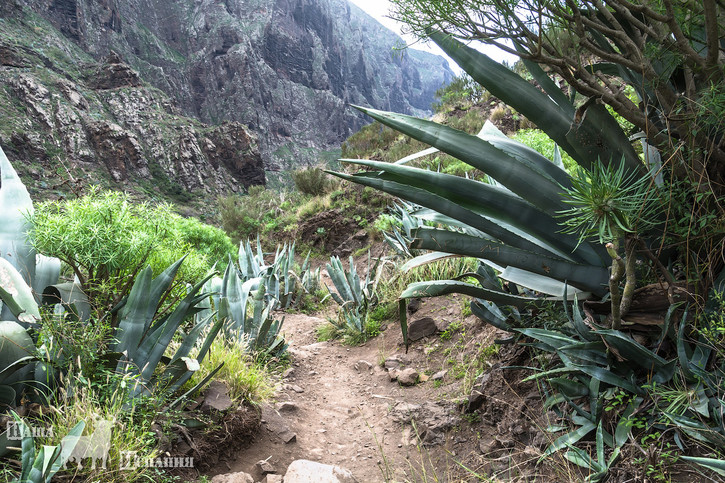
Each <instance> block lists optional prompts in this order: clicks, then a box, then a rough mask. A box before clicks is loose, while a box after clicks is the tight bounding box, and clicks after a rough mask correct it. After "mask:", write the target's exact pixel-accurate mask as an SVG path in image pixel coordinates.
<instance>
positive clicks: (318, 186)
mask: <svg viewBox="0 0 725 483" xmlns="http://www.w3.org/2000/svg"><path fill="white" fill-rule="evenodd" d="M292 180H293V181H294V182H295V187H296V188H297V191H299V192H300V193H304V194H306V195H311V196H321V195H324V194H327V193H329V192H330V191H332V190H333V189H334V187H335V183H334V182H333V180H332V179H331V178H330V177H329V176H328V175H327V174H326V173H325V172H324V171H322V170H321V169H320V168H306V169H299V170H297V171H294V172H293V173H292Z"/></svg>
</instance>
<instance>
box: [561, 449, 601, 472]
mask: <svg viewBox="0 0 725 483" xmlns="http://www.w3.org/2000/svg"><path fill="white" fill-rule="evenodd" d="M567 446H568V447H569V449H568V450H567V451H566V452H565V453H564V457H565V458H566V459H568V460H569V461H571V462H572V463H574V464H575V465H577V466H581V467H582V468H587V469H590V470H593V471H596V472H597V473H599V472H601V471H602V467H601V465H600V464H599V463H597V462H596V461H594V460H593V459H592V457H591V456H589V455H588V454H587V452H586V451H584V450H583V449H581V448H577V447H576V446H572V445H567ZM587 481H589V480H587Z"/></svg>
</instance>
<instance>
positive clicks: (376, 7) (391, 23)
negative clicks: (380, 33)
mask: <svg viewBox="0 0 725 483" xmlns="http://www.w3.org/2000/svg"><path fill="white" fill-rule="evenodd" d="M349 1H350V2H351V3H354V4H355V5H356V6H358V7H359V8H360V9H362V10H364V11H365V12H366V13H367V14H368V15H370V16H371V17H373V18H374V19H375V20H377V21H378V22H380V23H381V24H383V25H384V26H385V27H387V28H388V29H390V30H392V31H393V32H395V33H396V34H398V35H400V36H401V37H403V40H405V41H406V42H408V44H409V45H410V46H411V47H413V48H415V49H418V50H425V51H427V52H432V53H434V54H438V55H442V56H443V57H445V58H446V59H448V64H450V66H451V69H453V71H454V72H455V73H456V74H459V75H460V74H461V73H462V71H461V69H460V68H459V67H458V66H457V65H456V63H455V62H453V60H451V59H450V58H448V56H447V55H446V54H444V53H443V51H442V50H441V49H440V48H439V47H438V46H437V45H435V44H434V43H433V42H427V43H423V42H416V39H415V37H412V36H409V35H403V33H402V32H401V27H402V24H401V23H400V22H397V21H395V20H393V19H391V18H388V12H389V10H390V2H389V1H388V0H349ZM473 47H476V46H473ZM477 48H478V49H479V50H481V51H482V52H484V53H485V54H487V55H488V56H489V57H491V58H493V59H494V60H497V61H499V62H501V61H502V60H504V59H505V60H507V61H508V62H515V61H516V60H517V57H516V56H514V55H511V54H508V53H506V52H503V51H501V50H499V49H497V48H495V47H492V46H488V45H486V46H483V45H482V46H479V47H477Z"/></svg>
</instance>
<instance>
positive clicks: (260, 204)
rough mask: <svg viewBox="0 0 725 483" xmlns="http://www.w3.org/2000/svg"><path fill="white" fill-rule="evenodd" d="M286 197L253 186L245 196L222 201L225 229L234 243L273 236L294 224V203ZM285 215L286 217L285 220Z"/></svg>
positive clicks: (225, 197)
mask: <svg viewBox="0 0 725 483" xmlns="http://www.w3.org/2000/svg"><path fill="white" fill-rule="evenodd" d="M289 198H290V197H289V196H288V195H287V194H285V193H279V192H276V191H273V190H268V189H266V188H265V187H264V186H252V187H250V188H249V191H248V193H247V194H246V195H229V196H222V197H221V198H219V213H220V216H221V225H222V229H223V230H224V231H225V232H226V233H227V234H228V235H229V236H230V237H231V238H232V241H233V242H234V243H239V242H240V241H241V240H246V239H248V238H256V237H257V235H261V234H263V233H268V232H274V231H276V230H278V229H282V230H284V227H285V226H287V225H289V224H292V223H294V222H295V221H296V220H295V218H294V211H293V210H292V209H291V207H292V204H293V201H294V200H291V199H289ZM285 215H286V216H285Z"/></svg>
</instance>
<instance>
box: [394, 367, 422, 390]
mask: <svg viewBox="0 0 725 483" xmlns="http://www.w3.org/2000/svg"><path fill="white" fill-rule="evenodd" d="M418 377H419V374H418V371H416V370H415V369H413V368H412V367H408V368H407V369H403V370H402V371H398V382H399V383H400V385H401V386H415V385H416V384H417V383H418Z"/></svg>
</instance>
